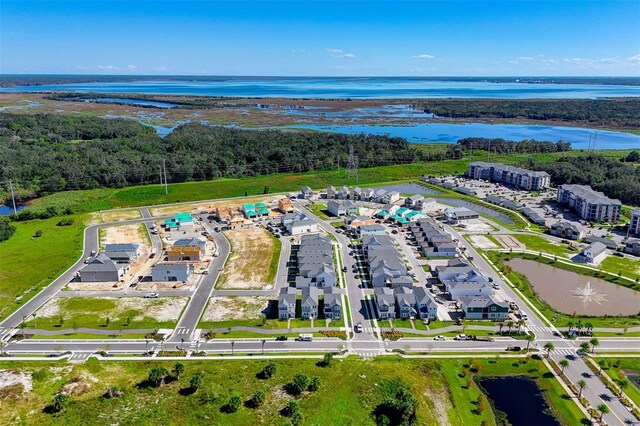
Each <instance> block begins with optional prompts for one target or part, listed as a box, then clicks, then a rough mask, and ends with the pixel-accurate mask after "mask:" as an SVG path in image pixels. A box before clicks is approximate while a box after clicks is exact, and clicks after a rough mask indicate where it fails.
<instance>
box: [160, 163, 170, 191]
mask: <svg viewBox="0 0 640 426" xmlns="http://www.w3.org/2000/svg"><path fill="white" fill-rule="evenodd" d="M162 167H163V168H164V193H165V194H168V193H169V186H168V185H167V164H166V163H165V160H162Z"/></svg>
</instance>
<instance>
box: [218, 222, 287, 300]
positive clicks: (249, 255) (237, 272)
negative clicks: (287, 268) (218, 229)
mask: <svg viewBox="0 0 640 426" xmlns="http://www.w3.org/2000/svg"><path fill="white" fill-rule="evenodd" d="M224 235H225V236H226V237H227V238H228V239H229V243H230V244H231V254H230V255H229V260H228V261H227V264H226V265H225V267H224V271H223V272H222V274H221V275H220V278H219V279H218V283H217V285H216V287H217V288H224V289H261V290H262V289H270V288H273V285H274V282H275V277H276V272H277V268H278V260H279V258H280V247H281V245H282V243H280V240H278V239H277V238H275V237H273V236H272V235H271V234H269V233H268V232H267V231H266V230H265V229H264V228H255V227H251V228H244V229H234V230H232V231H226V232H225V233H224Z"/></svg>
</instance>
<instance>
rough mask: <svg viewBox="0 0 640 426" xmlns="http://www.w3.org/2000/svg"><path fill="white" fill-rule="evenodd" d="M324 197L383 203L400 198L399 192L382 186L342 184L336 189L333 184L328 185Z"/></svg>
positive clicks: (393, 201) (392, 201)
mask: <svg viewBox="0 0 640 426" xmlns="http://www.w3.org/2000/svg"><path fill="white" fill-rule="evenodd" d="M326 197H327V199H330V200H332V199H336V200H354V201H371V202H374V203H381V204H385V203H395V202H396V201H398V200H399V199H400V193H399V192H398V191H387V190H386V189H382V188H378V189H374V188H358V187H355V188H349V187H347V186H342V187H340V189H336V188H335V187H334V186H329V187H327V192H326Z"/></svg>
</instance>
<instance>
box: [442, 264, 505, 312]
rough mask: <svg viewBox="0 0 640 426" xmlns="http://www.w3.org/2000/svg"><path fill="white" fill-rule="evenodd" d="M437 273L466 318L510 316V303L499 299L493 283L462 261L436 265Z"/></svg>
mask: <svg viewBox="0 0 640 426" xmlns="http://www.w3.org/2000/svg"><path fill="white" fill-rule="evenodd" d="M435 274H436V276H437V277H438V280H439V281H440V282H441V283H442V285H443V286H444V288H445V290H446V291H447V293H449V294H450V296H451V299H452V300H457V301H458V302H459V303H460V306H461V308H462V310H463V312H464V314H465V317H466V318H467V319H488V320H503V319H506V318H507V317H508V315H509V305H508V303H507V302H504V301H500V300H498V299H497V298H496V297H495V295H494V291H493V288H492V285H491V280H490V279H489V278H487V277H485V276H484V275H482V273H481V272H480V271H479V270H478V269H477V268H475V267H473V266H470V265H469V264H468V263H467V262H465V261H464V260H462V259H459V258H455V259H450V260H449V261H448V262H447V264H446V265H442V266H436V268H435Z"/></svg>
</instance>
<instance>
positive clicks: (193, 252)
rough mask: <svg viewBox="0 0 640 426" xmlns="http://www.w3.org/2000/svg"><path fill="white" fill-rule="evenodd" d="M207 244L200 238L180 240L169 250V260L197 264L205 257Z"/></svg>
mask: <svg viewBox="0 0 640 426" xmlns="http://www.w3.org/2000/svg"><path fill="white" fill-rule="evenodd" d="M205 250H206V243H205V242H204V241H202V240H201V239H199V238H192V239H190V240H186V239H185V240H178V241H176V242H175V243H173V245H172V246H171V247H169V248H168V249H167V259H168V260H169V261H170V262H176V261H181V260H186V261H191V262H197V261H199V260H200V259H201V256H202V255H204V253H205Z"/></svg>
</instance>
